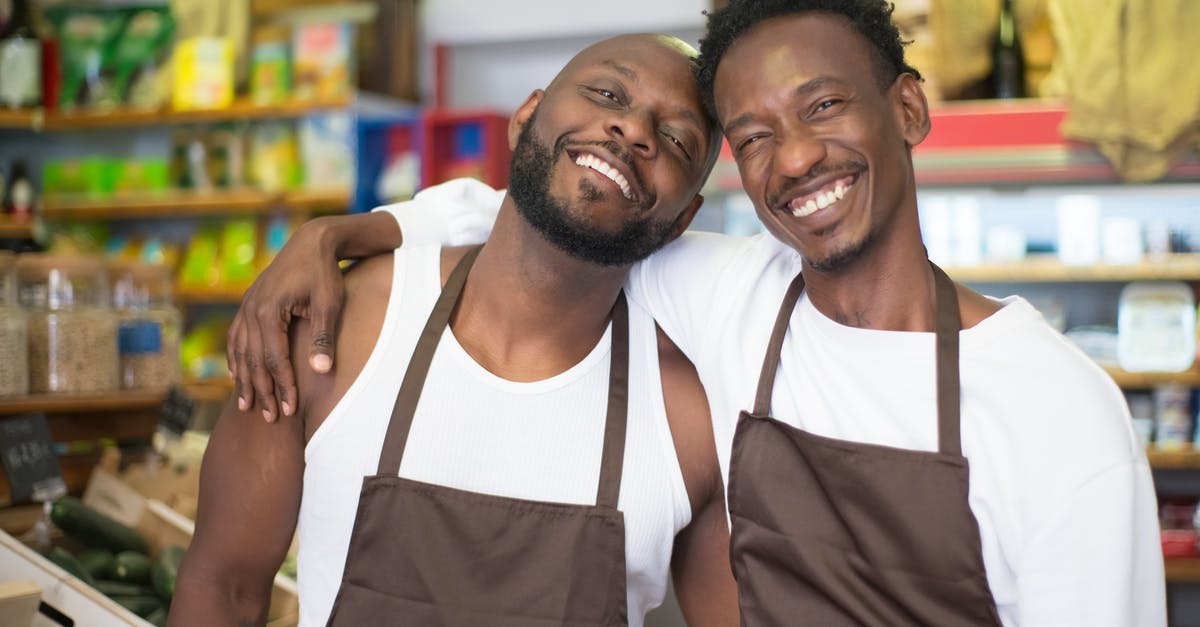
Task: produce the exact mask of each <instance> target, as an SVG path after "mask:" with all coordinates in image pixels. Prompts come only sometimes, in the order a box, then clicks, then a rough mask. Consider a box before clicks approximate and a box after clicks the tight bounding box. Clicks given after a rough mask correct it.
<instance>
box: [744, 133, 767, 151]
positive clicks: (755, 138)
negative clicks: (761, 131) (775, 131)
mask: <svg viewBox="0 0 1200 627" xmlns="http://www.w3.org/2000/svg"><path fill="white" fill-rule="evenodd" d="M762 137H763V136H762V135H751V136H749V137H747V138H746V139H745V140H743V141H742V143H740V144H738V150H745V149H746V148H749V147H750V144H753V143H754V142H756V141H758V140H760V139H762Z"/></svg>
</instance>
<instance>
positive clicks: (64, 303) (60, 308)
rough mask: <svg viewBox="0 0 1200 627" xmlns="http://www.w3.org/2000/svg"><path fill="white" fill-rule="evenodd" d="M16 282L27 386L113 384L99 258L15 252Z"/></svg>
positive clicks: (113, 347)
mask: <svg viewBox="0 0 1200 627" xmlns="http://www.w3.org/2000/svg"><path fill="white" fill-rule="evenodd" d="M17 286H18V290H19V299H20V302H21V304H22V305H24V306H25V309H26V310H28V312H29V390H30V391H31V392H33V393H35V394H36V393H43V392H66V393H88V392H91V393H95V392H108V391H112V390H115V389H117V318H116V316H115V315H114V314H113V311H112V308H111V307H109V298H108V278H107V275H106V273H105V266H104V260H103V259H102V258H100V257H91V256H77V257H70V256H55V255H45V254H32V253H31V254H23V255H19V256H18V257H17Z"/></svg>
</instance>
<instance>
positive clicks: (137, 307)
mask: <svg viewBox="0 0 1200 627" xmlns="http://www.w3.org/2000/svg"><path fill="white" fill-rule="evenodd" d="M109 278H110V279H111V281H112V297H113V309H114V310H116V313H117V350H118V352H119V354H120V376H121V387H122V388H124V389H127V390H130V389H155V390H163V389H166V388H168V387H170V386H171V385H173V384H176V383H179V368H180V366H179V343H180V314H179V310H178V309H176V308H175V306H174V304H173V303H172V301H171V273H170V270H169V269H168V268H167V267H166V266H161V265H146V264H141V263H136V262H126V261H114V262H112V263H111V264H110V265H109Z"/></svg>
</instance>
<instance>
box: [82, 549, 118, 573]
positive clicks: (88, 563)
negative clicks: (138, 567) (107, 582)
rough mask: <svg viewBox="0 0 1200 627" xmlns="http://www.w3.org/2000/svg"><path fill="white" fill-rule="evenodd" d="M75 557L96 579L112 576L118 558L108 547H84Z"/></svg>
mask: <svg viewBox="0 0 1200 627" xmlns="http://www.w3.org/2000/svg"><path fill="white" fill-rule="evenodd" d="M75 557H76V558H77V559H78V560H79V563H80V564H83V569H84V570H86V571H88V574H89V575H91V576H92V577H95V578H96V579H108V578H109V577H112V571H113V567H114V566H116V565H117V560H116V558H115V557H113V554H112V551H109V550H108V549H84V550H82V551H80V552H79V554H78V555H76V556H75Z"/></svg>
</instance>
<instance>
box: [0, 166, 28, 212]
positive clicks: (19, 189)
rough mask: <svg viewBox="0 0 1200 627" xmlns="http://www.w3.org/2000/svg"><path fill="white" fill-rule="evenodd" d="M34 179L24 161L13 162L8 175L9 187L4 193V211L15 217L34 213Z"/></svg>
mask: <svg viewBox="0 0 1200 627" xmlns="http://www.w3.org/2000/svg"><path fill="white" fill-rule="evenodd" d="M33 203H34V192H33V180H32V179H30V178H29V168H28V166H26V165H25V162H24V161H17V162H16V163H14V164H13V167H12V173H11V174H10V175H9V177H8V189H7V190H6V191H5V194H4V211H5V213H8V214H9V215H11V216H12V217H14V218H17V219H23V218H29V217H30V216H31V215H32V214H33Z"/></svg>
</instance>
